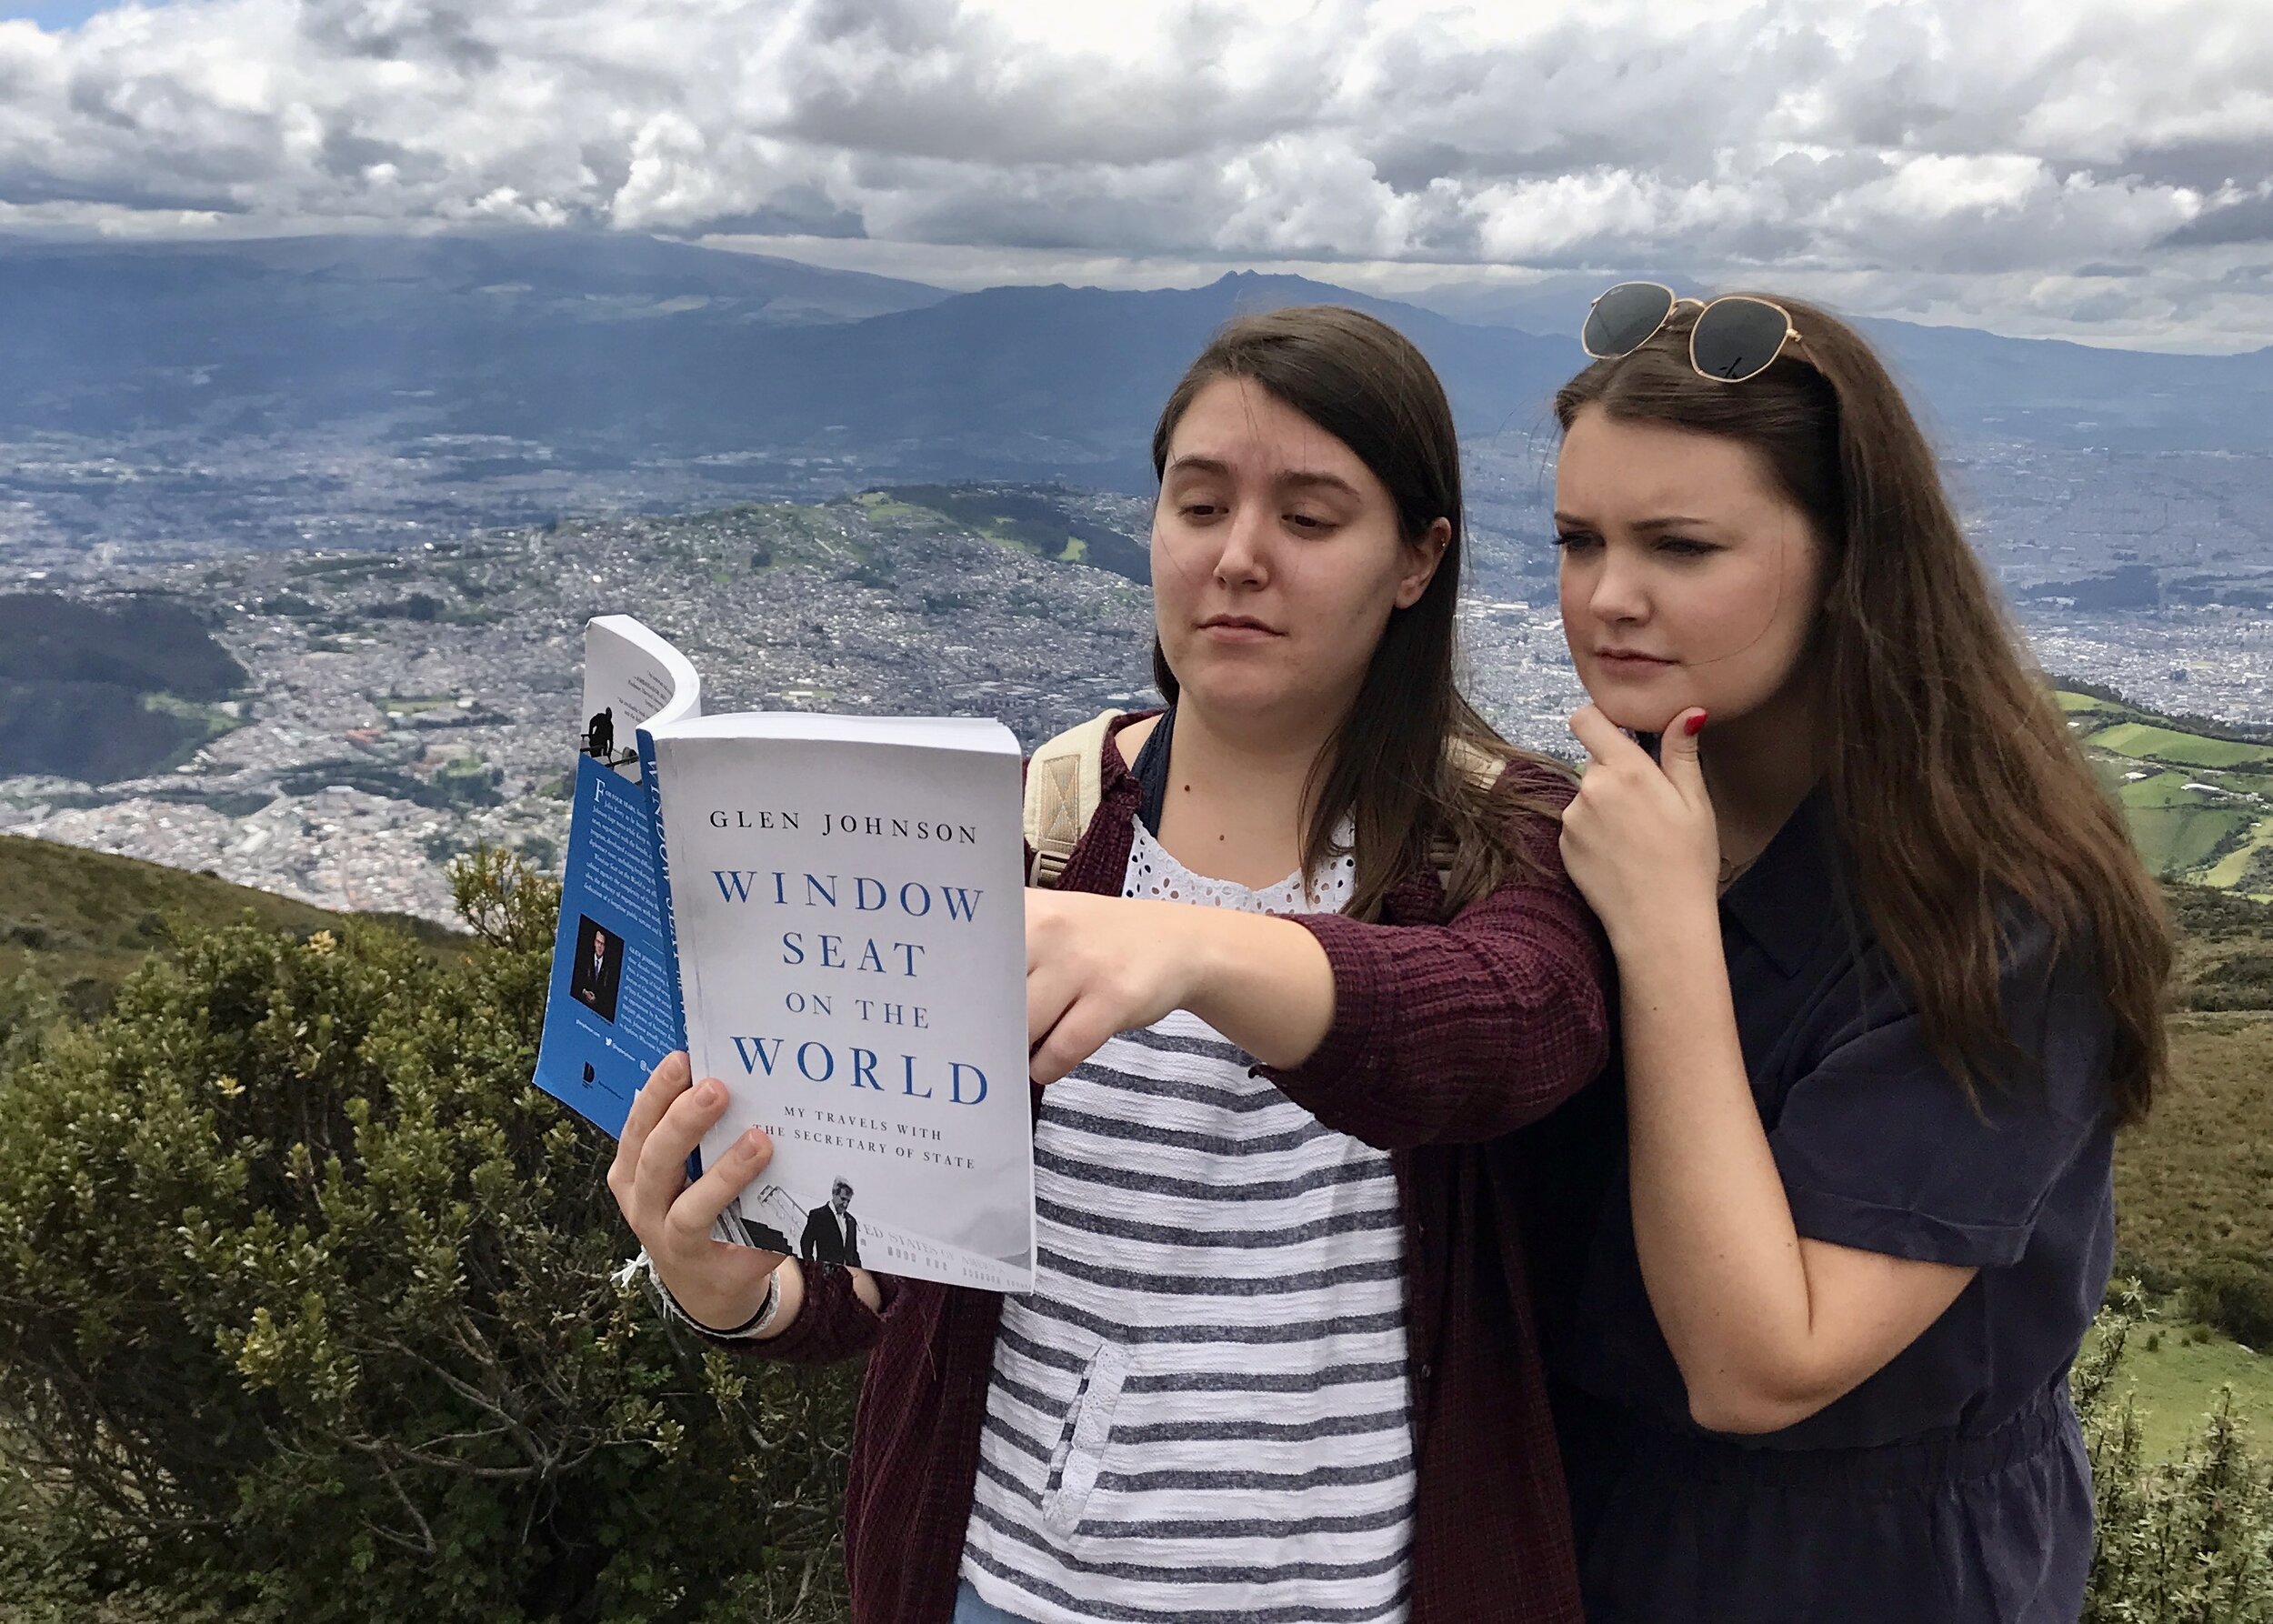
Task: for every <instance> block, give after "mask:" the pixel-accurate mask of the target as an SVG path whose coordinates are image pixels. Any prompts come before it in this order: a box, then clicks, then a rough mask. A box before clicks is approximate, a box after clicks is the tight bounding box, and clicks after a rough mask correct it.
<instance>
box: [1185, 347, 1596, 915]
mask: <svg viewBox="0 0 2273 1624" xmlns="http://www.w3.org/2000/svg"><path fill="white" fill-rule="evenodd" d="M1223 377H1236V378H1243V379H1246V380H1247V381H1248V382H1250V383H1253V384H1255V385H1256V386H1258V387H1260V388H1263V389H1267V390H1268V391H1269V392H1270V393H1271V394H1272V395H1273V396H1276V397H1277V399H1279V400H1281V401H1283V402H1285V403H1286V404H1287V406H1292V407H1293V408H1294V409H1295V410H1296V411H1297V412H1300V413H1301V414H1302V415H1303V416H1306V417H1307V418H1309V419H1310V421H1311V422H1313V423H1315V424H1317V426H1319V427H1320V428H1322V429H1324V430H1325V431H1326V432H1327V434H1330V435H1332V436H1334V437H1335V438H1336V439H1337V440H1339V441H1341V442H1342V444H1344V445H1345V446H1348V447H1349V448H1350V449H1351V450H1352V451H1353V452H1355V453H1357V458H1358V460H1359V461H1361V462H1363V463H1364V464H1365V465H1366V466H1367V467H1368V468H1370V469H1371V470H1373V473H1374V475H1375V476H1376V477H1377V478H1378V479H1379V480H1380V481H1381V483H1382V484H1383V485H1385V486H1387V487H1388V491H1389V496H1390V499H1391V500H1392V501H1393V502H1394V504H1395V505H1396V507H1397V533H1398V535H1399V536H1400V537H1401V538H1402V540H1403V541H1404V543H1405V545H1406V546H1418V545H1419V544H1420V542H1421V540H1422V538H1423V537H1424V536H1427V533H1428V529H1429V526H1432V525H1434V524H1435V523H1436V522H1437V520H1438V519H1445V520H1447V521H1448V522H1449V523H1450V524H1451V526H1452V539H1451V540H1450V541H1449V542H1447V544H1446V546H1445V552H1444V556H1443V558H1442V559H1441V560H1439V561H1438V563H1437V573H1436V575H1435V576H1433V577H1432V578H1431V579H1430V581H1429V583H1428V586H1427V589H1426V590H1425V591H1423V592H1422V594H1421V596H1420V597H1419V598H1418V600H1417V601H1416V602H1415V603H1413V604H1412V605H1410V606H1407V607H1405V608H1401V609H1392V610H1391V611H1390V612H1389V623H1388V625H1387V627H1386V628H1385V629H1384V630H1383V632H1382V634H1381V641H1380V642H1379V643H1378V644H1377V645H1376V646H1375V647H1374V651H1373V658H1372V660H1371V662H1370V663H1369V664H1368V665H1367V667H1366V676H1365V680H1364V682H1363V683H1362V684H1361V685H1360V686H1359V687H1358V690H1357V699H1356V701H1355V702H1354V703H1353V704H1352V705H1351V706H1350V708H1349V714H1348V715H1347V716H1346V717H1344V718H1343V720H1342V724H1341V727H1340V728H1339V730H1338V731H1337V733H1336V735H1335V737H1334V740H1333V744H1332V747H1331V748H1330V749H1328V750H1327V751H1326V752H1325V753H1324V754H1323V755H1322V756H1321V757H1320V759H1319V761H1318V763H1317V766H1315V767H1313V768H1312V769H1311V782H1310V786H1309V793H1308V797H1307V798H1308V800H1309V803H1310V820H1309V827H1307V829H1306V830H1305V831H1304V835H1303V843H1302V866H1303V872H1304V873H1305V874H1306V875H1315V874H1317V873H1318V872H1319V871H1320V870H1321V869H1323V868H1324V867H1326V865H1327V863H1328V862H1329V861H1330V860H1331V859H1332V858H1333V857H1336V856H1337V849H1336V847H1335V844H1334V836H1335V831H1336V830H1337V828H1338V827H1340V825H1341V821H1342V819H1343V817H1346V816H1347V817H1349V818H1350V820H1351V822H1352V824H1353V826H1354V827H1355V829H1356V837H1357V846H1356V851H1355V854H1354V855H1355V857H1356V858H1357V872H1356V875H1355V877H1354V882H1353V886H1352V889H1351V895H1350V900H1349V903H1348V906H1347V908H1346V910H1345V911H1346V912H1347V913H1350V914H1353V915H1355V916H1357V917H1359V918H1361V919H1369V918H1376V917H1379V915H1380V912H1381V907H1382V904H1383V902H1384V901H1385V900H1386V899H1387V896H1388V894H1389V893H1390V891H1392V890H1393V889H1395V888H1396V887H1397V884H1398V882H1399V881H1401V880H1403V879H1405V878H1406V877H1407V876H1409V875H1411V874H1413V873H1414V872H1415V871H1417V870H1418V869H1421V868H1423V867H1436V868H1437V870H1438V871H1439V872H1440V873H1441V874H1442V875H1443V877H1444V881H1445V892H1446V898H1447V905H1448V906H1449V907H1453V908H1459V907H1467V905H1468V904H1469V903H1472V902H1474V901H1476V900H1477V898H1479V897H1484V896H1486V895H1487V894H1488V893H1489V892H1491V891H1492V890H1494V889H1496V888H1497V887H1498V886H1499V885H1500V884H1501V883H1502V881H1503V880H1505V879H1506V878H1507V877H1508V876H1509V875H1510V874H1511V873H1517V872H1522V871H1523V869H1524V867H1525V865H1526V861H1527V859H1526V858H1525V857H1524V855H1523V848H1522V847H1521V846H1520V845H1519V844H1518V843H1517V841H1516V840H1515V839H1514V838H1513V831H1512V830H1511V829H1510V828H1509V827H1507V812H1508V811H1509V810H1513V811H1515V812H1516V813H1517V814H1518V815H1524V814H1528V815H1532V816H1537V817H1553V816H1555V813H1556V810H1557V807H1556V806H1555V804H1554V803H1553V802H1552V801H1551V800H1549V799H1548V798H1547V797H1544V796H1537V797H1524V798H1521V799H1519V800H1515V801H1503V802H1502V803H1501V805H1500V809H1499V810H1497V811H1495V809H1494V807H1493V804H1492V797H1491V794H1490V785H1489V784H1488V782H1487V780H1488V779H1489V778H1490V777H1494V776H1496V769H1497V767H1498V766H1499V765H1500V764H1503V763H1505V762H1507V761H1508V760H1511V759H1513V758H1515V757H1517V756H1522V757H1524V758H1525V759H1527V760H1538V761H1546V760H1547V757H1531V756H1529V755H1528V753H1527V752H1522V751H1517V750H1516V749H1515V748H1514V747H1512V746H1510V745H1508V744H1507V742H1506V741H1505V740H1503V739H1502V738H1501V737H1499V735H1498V734H1497V733H1496V732H1495V731H1493V729H1492V726H1491V724H1490V723H1488V722H1487V721H1485V720H1484V718H1483V717H1481V716H1479V715H1477V711H1476V708H1475V707H1473V706H1471V705H1470V704H1469V703H1468V701H1467V698H1466V697H1464V696H1463V695H1462V694H1461V692H1460V689H1459V686H1458V684H1457V681H1456V680H1455V678H1454V675H1453V672H1454V666H1455V660H1456V656H1457V636H1456V632H1457V627H1456V624H1455V619H1454V609H1455V607H1456V606H1457V601H1458V598H1459V593H1460V559H1461V542H1462V540H1463V538H1464V533H1465V532H1464V517H1463V512H1462V508H1461V502H1460V447H1459V440H1458V437H1457V435H1456V434H1455V432H1454V429H1453V426H1452V407H1451V405H1450V404H1449V403H1448V402H1447V400H1446V399H1445V392H1444V386H1443V385H1442V384H1440V383H1439V382H1438V381H1437V375H1436V373H1435V371H1434V370H1433V369H1432V368H1431V367H1430V366H1429V365H1428V363H1427V360H1426V359H1424V358H1423V357H1422V356H1421V353H1420V351H1418V350H1417V349H1415V348H1414V347H1413V345H1412V343H1411V341H1410V340H1409V339H1407V338H1406V337H1405V336H1404V335H1403V334H1401V333H1399V332H1397V329H1396V328H1394V327H1392V326H1388V325H1387V323H1385V322H1381V321H1378V320H1376V319H1375V318H1374V317H1372V316H1367V315H1364V314H1363V313H1361V312H1359V311H1356V310H1349V309H1345V308H1344V307H1342V306H1338V305H1308V306H1295V307H1292V308H1288V309H1284V310H1274V311H1270V312H1268V313H1267V314H1261V315H1255V316H1239V317H1237V318H1235V319H1234V320H1232V321H1231V322H1229V323H1228V324H1227V325H1226V326H1225V327H1224V328H1223V330H1222V331H1220V332H1219V333H1217V335H1216V336H1215V338H1214V340H1213V341H1212V342H1210V343H1209V345H1208V346H1207V348H1206V349H1204V350H1202V351H1201V352H1200V354H1199V357H1198V359H1197V360H1195V361H1194V362H1193V363H1192V364H1191V366H1189V367H1187V369H1186V370H1185V374H1184V376H1183V377H1182V378H1181V379H1179V380H1178V381H1177V386H1176V388H1175V389H1174V390H1173V391H1172V392H1171V393H1170V394H1169V396H1168V403H1167V405H1166V406H1163V407H1161V409H1160V421H1159V423H1158V425H1157V426H1156V427H1155V428H1154V429H1153V432H1152V471H1153V474H1154V476H1155V477H1160V476H1164V475H1165V474H1166V472H1167V466H1168V442H1169V440H1170V439H1171V438H1172V437H1173V436H1174V435H1175V433H1176V426H1177V424H1178V423H1179V422H1181V421H1182V420H1183V416H1184V414H1185V412H1186V411H1187V410H1188V409H1189V408H1190V406H1191V404H1192V401H1193V399H1194V397H1195V396H1197V395H1198V394H1199V392H1200V391H1201V390H1202V389H1204V388H1206V387H1207V386H1208V385H1209V384H1211V383H1213V382H1214V381H1215V380H1216V379H1217V378H1223ZM1152 672H1153V681H1154V683H1155V684H1156V685H1157V687H1159V689H1160V691H1161V692H1162V693H1163V694H1165V695H1167V697H1168V700H1169V702H1170V703H1171V704H1173V703H1175V701H1176V697H1177V693H1178V691H1179V685H1178V683H1177V677H1176V673H1175V672H1174V671H1172V670H1170V669H1169V668H1168V662H1167V655H1166V654H1165V653H1164V651H1163V650H1162V648H1161V647H1160V643H1159V639H1158V638H1157V637H1156V638H1155V639H1154V640H1153V646H1152ZM1487 764H1488V769H1490V770H1487Z"/></svg>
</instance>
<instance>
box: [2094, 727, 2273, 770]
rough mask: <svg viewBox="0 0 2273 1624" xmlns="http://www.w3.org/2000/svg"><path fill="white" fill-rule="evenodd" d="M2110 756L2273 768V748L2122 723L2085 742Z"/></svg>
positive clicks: (2197, 765)
mask: <svg viewBox="0 0 2273 1624" xmlns="http://www.w3.org/2000/svg"><path fill="white" fill-rule="evenodd" d="M2084 742H2085V743H2086V744H2088V745H2089V746H2091V747H2093V748H2094V749H2099V750H2106V751H2108V753H2109V754H2110V755H2115V756H2128V757H2132V758H2133V759H2134V760H2138V761H2175V762H2178V763H2180V764H2182V765H2185V766H2189V767H2265V766H2268V765H2273V748H2268V747H2266V746H2264V745H2247V744H2242V743H2239V742H2238V741H2237V740H2234V739H2229V738H2204V737H2202V736H2201V735H2200V734H2198V733H2179V732H2176V731H2174V730H2173V729H2171V728H2168V727H2156V726H2154V725H2153V724H2152V723H2148V722H2118V723H2117V724H2116V725H2115V726H2114V727H2103V728H2101V729H2100V730H2099V731H2098V732H2097V733H2095V734H2093V735H2091V736H2090V737H2088V738H2087V739H2086V740H2085V741H2084Z"/></svg>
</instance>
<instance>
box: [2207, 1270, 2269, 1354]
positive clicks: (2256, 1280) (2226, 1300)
mask: <svg viewBox="0 0 2273 1624" xmlns="http://www.w3.org/2000/svg"><path fill="white" fill-rule="evenodd" d="M2186 1303H2187V1309H2188V1312H2189V1313H2191V1314H2192V1315H2193V1316H2194V1317H2195V1318H2197V1319H2198V1320H2200V1321H2201V1322H2202V1323H2203V1324H2204V1325H2214V1326H2216V1327H2217V1328H2218V1329H2219V1330H2222V1331H2224V1332H2225V1333H2226V1334H2227V1335H2228V1336H2229V1337H2231V1338H2233V1339H2234V1340H2235V1341H2237V1342H2239V1343H2242V1344H2243V1345H2245V1346H2247V1347H2249V1348H2256V1349H2258V1351H2259V1352H2263V1353H2273V1262H2268V1260H2266V1259H2265V1258H2252V1257H2248V1256H2243V1255H2238V1254H2235V1255H2228V1256H2223V1257H2217V1258H2205V1259H2203V1260H2202V1261H2201V1262H2199V1263H2198V1264H2196V1265H2195V1266H2194V1267H2193V1268H2190V1269H2188V1271H2187V1282H2186Z"/></svg>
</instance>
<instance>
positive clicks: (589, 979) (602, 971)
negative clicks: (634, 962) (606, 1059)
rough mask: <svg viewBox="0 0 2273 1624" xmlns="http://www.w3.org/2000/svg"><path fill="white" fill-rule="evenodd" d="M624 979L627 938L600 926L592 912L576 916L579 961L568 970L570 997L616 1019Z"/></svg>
mask: <svg viewBox="0 0 2273 1624" xmlns="http://www.w3.org/2000/svg"><path fill="white" fill-rule="evenodd" d="M623 978H624V938H623V937H619V936H616V935H614V934H612V933H610V932H608V931H606V930H603V929H602V928H600V925H599V922H598V921H597V920H596V919H594V918H593V917H591V916H590V915H588V914H579V915H577V916H576V963H575V964H574V965H573V966H571V967H569V971H568V996H569V997H572V998H574V999H576V1001H577V1002H578V1003H580V1004H584V1005H586V1006H588V1007H590V1009H591V1011H592V1013H593V1014H595V1015H596V1016H598V1017H599V1018H601V1019H602V1020H605V1021H613V1020H615V1018H616V987H617V985H618V984H619V983H620V982H621V981H622V980H623Z"/></svg>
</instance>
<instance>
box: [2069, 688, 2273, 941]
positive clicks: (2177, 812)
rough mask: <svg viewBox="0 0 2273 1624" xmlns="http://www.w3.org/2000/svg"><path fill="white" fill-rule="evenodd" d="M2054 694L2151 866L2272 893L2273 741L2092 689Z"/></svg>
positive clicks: (2202, 881)
mask: <svg viewBox="0 0 2273 1624" xmlns="http://www.w3.org/2000/svg"><path fill="white" fill-rule="evenodd" d="M2057 697H2058V701H2059V705H2060V708H2061V709H2062V710H2063V711H2065V712H2066V713H2067V714H2068V726H2069V727H2070V728H2072V729H2074V730H2075V731H2076V733H2077V735H2078V737H2079V738H2080V740H2081V741H2082V743H2083V746H2084V749H2085V753H2086V755H2087V756H2088V757H2089V758H2090V760H2091V764H2092V767H2093V770H2094V771H2095V772H2097V773H2098V777H2099V781H2100V782H2101V783H2102V784H2104V785H2106V786H2107V787H2108V789H2109V790H2111V791H2112V792H2113V793H2114V794H2115V796H2116V797H2117V798H2118V800H2119V801H2121V802H2122V804H2123V808H2124V812H2125V814H2126V815H2127V816H2128V818H2129V821H2130V825H2131V833H2132V836H2133V837H2134V839H2136V840H2137V842H2138V850H2139V856H2140V857H2143V858H2145V859H2146V862H2147V865H2148V867H2150V868H2152V869H2153V870H2154V871H2155V872H2156V873H2157V874H2158V875H2161V876H2162V877H2164V878H2166V879H2177V880H2185V881H2188V882H2190V883H2193V884H2196V885H2205V886H2215V887H2219V888H2221V889H2225V890H2230V891H2238V892H2240V893H2242V894H2243V895H2245V896H2251V897H2273V770H2268V769H2273V745H2268V744H2261V743H2255V742H2252V741H2250V740H2248V739H2246V738H2214V737H2208V735H2206V734H2201V733H2189V732H2187V731H2185V730H2184V729H2182V728H2178V727H2170V726H2168V725H2167V724H2166V723H2165V722H2164V721H2162V720H2160V719H2158V718H2156V717H2149V716H2148V715H2147V714H2146V713H2145V712H2143V711H2140V710H2138V709H2135V708H2134V707H2130V706H2128V705H2123V704H2119V703H2118V702H2116V701H2114V700H2110V699H2101V698H2095V697H2092V696H2090V695H2088V694H2079V693H2074V692H2069V691H2061V692H2059V693H2058V695H2057Z"/></svg>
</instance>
